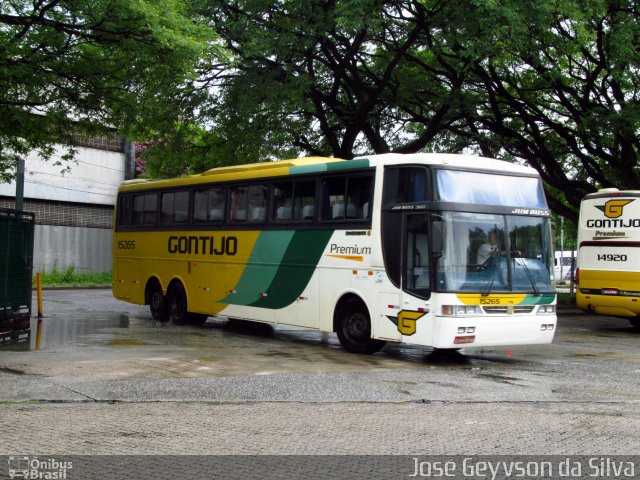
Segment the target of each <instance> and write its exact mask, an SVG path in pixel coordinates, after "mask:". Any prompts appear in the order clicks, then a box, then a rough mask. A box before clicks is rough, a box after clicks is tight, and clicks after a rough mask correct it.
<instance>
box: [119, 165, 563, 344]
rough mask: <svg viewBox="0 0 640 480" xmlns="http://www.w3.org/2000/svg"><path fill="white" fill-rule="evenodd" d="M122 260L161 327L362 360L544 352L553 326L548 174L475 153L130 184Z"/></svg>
mask: <svg viewBox="0 0 640 480" xmlns="http://www.w3.org/2000/svg"><path fill="white" fill-rule="evenodd" d="M491 242H493V243H491ZM113 258H114V265H113V294H114V296H115V297H116V298H118V299H121V300H125V301H127V302H132V303H136V304H141V305H146V304H148V305H150V309H151V314H152V315H153V317H154V318H155V319H157V320H160V321H164V320H169V319H170V320H171V321H173V322H174V323H183V322H185V321H188V320H192V321H200V322H202V321H205V320H206V318H207V316H213V315H219V316H223V317H227V318H233V319H247V320H252V321H259V322H268V323H272V324H286V325H295V326H299V327H306V328H311V329H316V330H319V331H322V332H336V333H337V335H338V338H339V340H340V342H341V344H342V345H343V347H344V348H345V349H346V350H349V351H352V352H358V353H373V352H375V351H377V350H379V349H380V348H382V347H383V346H384V344H385V342H396V343H401V342H404V343H410V344H417V345H425V346H432V347H435V348H442V349H449V348H461V347H486V346H498V345H523V344H543V343H550V342H551V341H552V339H553V335H554V332H555V326H556V314H555V303H556V296H555V291H554V287H553V283H552V280H553V248H552V243H551V226H550V212H549V209H548V207H547V203H546V200H545V197H544V192H543V188H542V183H541V180H540V178H539V176H538V175H537V173H536V172H535V171H534V170H533V169H530V168H528V167H523V166H518V165H515V164H511V163H508V162H503V161H499V160H493V159H487V158H480V157H474V156H465V155H450V154H412V155H401V154H385V155H375V156H368V157H361V158H355V159H353V160H341V159H335V158H319V157H313V158H299V159H294V160H283V161H279V162H267V163H258V164H253V165H240V166H232V167H222V168H216V169H212V170H209V171H207V172H204V173H202V174H200V175H195V176H190V177H184V178H178V179H173V180H157V181H145V180H132V181H127V182H124V183H123V184H122V186H121V187H120V189H119V192H118V199H117V207H116V215H115V221H114V235H113Z"/></svg>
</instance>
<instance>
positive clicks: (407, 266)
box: [398, 213, 432, 345]
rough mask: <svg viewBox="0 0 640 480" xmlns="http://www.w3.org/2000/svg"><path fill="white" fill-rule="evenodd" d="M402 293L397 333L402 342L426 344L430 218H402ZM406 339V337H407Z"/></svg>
mask: <svg viewBox="0 0 640 480" xmlns="http://www.w3.org/2000/svg"><path fill="white" fill-rule="evenodd" d="M403 224H404V228H403V232H404V239H403V248H402V294H401V302H400V313H399V315H398V330H399V331H400V333H402V334H403V335H404V336H405V338H404V340H405V341H408V342H409V343H414V340H415V341H416V343H420V344H425V345H429V344H430V342H431V337H432V330H431V329H432V323H431V322H430V321H428V319H429V318H432V315H431V314H429V312H430V309H431V302H430V298H431V276H430V269H429V265H430V257H431V256H430V252H429V215H427V214H424V213H421V214H407V215H405V217H404V222H403ZM406 337H409V338H406Z"/></svg>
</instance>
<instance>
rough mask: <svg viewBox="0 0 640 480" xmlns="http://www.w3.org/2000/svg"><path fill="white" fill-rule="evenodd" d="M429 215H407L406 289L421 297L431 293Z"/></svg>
mask: <svg viewBox="0 0 640 480" xmlns="http://www.w3.org/2000/svg"><path fill="white" fill-rule="evenodd" d="M427 218H428V217H427V215H407V217H406V224H407V229H406V232H407V238H406V244H405V259H404V265H405V275H404V289H405V290H407V291H409V292H411V293H415V294H416V295H417V296H419V297H427V296H428V294H429V287H430V283H429V243H428V235H427V225H428V222H427Z"/></svg>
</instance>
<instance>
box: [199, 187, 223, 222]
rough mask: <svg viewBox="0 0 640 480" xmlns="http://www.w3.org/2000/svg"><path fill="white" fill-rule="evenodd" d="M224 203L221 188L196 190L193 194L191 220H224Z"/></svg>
mask: <svg viewBox="0 0 640 480" xmlns="http://www.w3.org/2000/svg"><path fill="white" fill-rule="evenodd" d="M224 204H225V196H224V189H223V188H208V189H204V190H196V191H195V194H194V196H193V221H194V222H195V223H210V222H221V221H222V220H224Z"/></svg>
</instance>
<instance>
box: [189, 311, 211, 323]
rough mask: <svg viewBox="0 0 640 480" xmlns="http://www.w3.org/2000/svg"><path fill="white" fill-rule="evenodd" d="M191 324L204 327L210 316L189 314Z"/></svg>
mask: <svg viewBox="0 0 640 480" xmlns="http://www.w3.org/2000/svg"><path fill="white" fill-rule="evenodd" d="M188 318H189V323H192V324H194V325H204V324H205V323H206V322H207V318H209V315H206V314H204V313H191V312H189V316H188Z"/></svg>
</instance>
